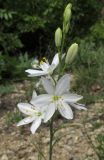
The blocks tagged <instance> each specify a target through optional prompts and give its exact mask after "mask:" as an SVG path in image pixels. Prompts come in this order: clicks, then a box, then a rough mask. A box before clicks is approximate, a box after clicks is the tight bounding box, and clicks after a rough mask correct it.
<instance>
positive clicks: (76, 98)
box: [62, 93, 83, 103]
mask: <svg viewBox="0 0 104 160" xmlns="http://www.w3.org/2000/svg"><path fill="white" fill-rule="evenodd" d="M62 98H63V101H64V102H67V103H70V102H77V101H79V100H80V99H82V98H83V96H81V95H77V94H71V93H70V94H64V95H62Z"/></svg>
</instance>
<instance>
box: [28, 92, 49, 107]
mask: <svg viewBox="0 0 104 160" xmlns="http://www.w3.org/2000/svg"><path fill="white" fill-rule="evenodd" d="M51 99H52V98H51V96H50V95H49V94H42V95H39V96H37V97H36V98H34V99H33V100H31V102H30V103H31V104H33V105H34V106H35V107H36V108H38V109H40V110H41V109H42V108H43V109H44V108H46V106H47V105H48V104H49V103H50V102H51Z"/></svg>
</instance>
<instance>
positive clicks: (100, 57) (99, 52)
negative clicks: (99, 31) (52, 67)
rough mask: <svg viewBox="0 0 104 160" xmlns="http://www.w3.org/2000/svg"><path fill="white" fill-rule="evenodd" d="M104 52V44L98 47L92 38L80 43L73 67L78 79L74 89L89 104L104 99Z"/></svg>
mask: <svg viewBox="0 0 104 160" xmlns="http://www.w3.org/2000/svg"><path fill="white" fill-rule="evenodd" d="M103 51H104V46H103V44H101V45H99V46H97V45H96V43H95V42H94V41H93V40H92V38H89V37H88V38H85V39H84V40H81V41H80V47H79V54H78V57H77V59H76V62H75V63H74V64H73V66H72V70H73V72H74V73H75V77H76V84H75V86H74V88H73V89H74V90H77V89H78V90H79V92H80V93H82V94H83V95H84V97H85V99H86V102H87V103H91V102H95V101H96V100H98V99H101V98H103V86H104V81H103V79H104V63H103V62H104V52H103ZM76 68H77V69H76ZM99 95H100V96H99Z"/></svg>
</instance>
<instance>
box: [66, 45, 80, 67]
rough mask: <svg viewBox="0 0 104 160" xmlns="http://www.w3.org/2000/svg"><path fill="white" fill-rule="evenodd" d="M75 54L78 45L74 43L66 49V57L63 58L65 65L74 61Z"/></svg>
mask: <svg viewBox="0 0 104 160" xmlns="http://www.w3.org/2000/svg"><path fill="white" fill-rule="evenodd" d="M77 52H78V44H77V43H74V44H72V45H71V46H70V48H69V49H68V52H67V55H66V58H65V63H66V64H70V63H71V62H72V61H73V60H74V58H75V56H76V54H77Z"/></svg>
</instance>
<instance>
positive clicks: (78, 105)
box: [70, 103, 87, 110]
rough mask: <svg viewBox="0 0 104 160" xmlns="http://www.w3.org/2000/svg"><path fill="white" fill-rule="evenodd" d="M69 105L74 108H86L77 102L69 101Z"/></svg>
mask: <svg viewBox="0 0 104 160" xmlns="http://www.w3.org/2000/svg"><path fill="white" fill-rule="evenodd" d="M70 105H71V106H72V107H74V108H76V109H79V110H81V109H83V110H87V108H86V107H85V105H83V104H79V103H70Z"/></svg>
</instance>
